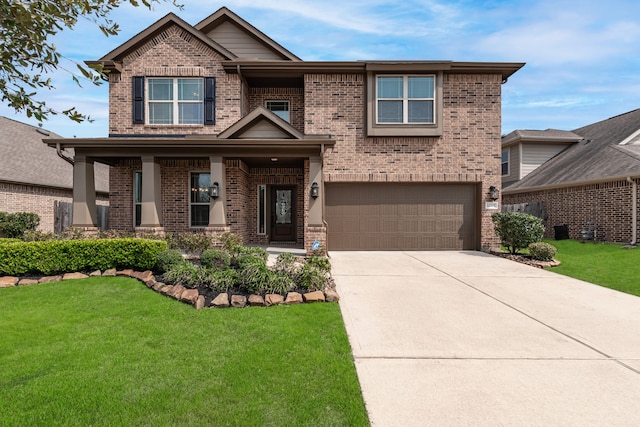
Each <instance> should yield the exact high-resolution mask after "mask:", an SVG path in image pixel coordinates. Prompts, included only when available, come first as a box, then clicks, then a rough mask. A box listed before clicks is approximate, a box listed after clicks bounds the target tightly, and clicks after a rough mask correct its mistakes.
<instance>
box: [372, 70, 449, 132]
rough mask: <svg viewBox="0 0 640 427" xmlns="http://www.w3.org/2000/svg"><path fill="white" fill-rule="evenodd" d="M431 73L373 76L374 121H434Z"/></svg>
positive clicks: (432, 78)
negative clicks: (374, 87)
mask: <svg viewBox="0 0 640 427" xmlns="http://www.w3.org/2000/svg"><path fill="white" fill-rule="evenodd" d="M435 80H436V79H435V76H433V75H379V76H376V112H377V114H376V123H379V124H432V123H435Z"/></svg>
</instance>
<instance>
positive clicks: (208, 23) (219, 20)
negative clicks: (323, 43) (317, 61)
mask: <svg viewBox="0 0 640 427" xmlns="http://www.w3.org/2000/svg"><path fill="white" fill-rule="evenodd" d="M224 23H232V24H233V25H234V26H236V27H238V28H240V29H241V30H242V31H243V32H244V33H245V34H246V35H248V36H250V37H252V38H253V39H255V40H256V41H258V42H259V43H260V44H262V45H263V46H264V47H265V48H267V49H269V50H270V51H272V52H274V53H275V54H276V55H277V56H279V57H280V58H281V59H285V60H290V61H300V58H298V57H297V56H296V55H294V54H293V53H291V52H290V51H289V50H287V49H285V48H284V47H282V46H281V45H280V44H278V43H276V42H275V41H274V40H273V39H271V38H270V37H269V36H267V35H266V34H264V33H263V32H262V31H260V30H258V29H257V28H256V27H254V26H253V25H251V24H249V23H248V22H247V21H245V20H244V19H242V18H241V17H239V16H238V15H236V14H235V13H233V12H232V11H230V10H229V9H227V8H226V7H221V8H220V9H218V10H217V11H216V12H214V13H213V14H211V15H210V16H208V17H207V18H205V19H203V20H202V21H200V22H199V23H197V24H196V25H195V26H194V28H195V29H196V30H198V31H201V32H202V33H204V34H210V33H211V32H212V31H214V30H215V29H216V28H217V27H220V26H221V25H222V24H224ZM230 50H232V49H230Z"/></svg>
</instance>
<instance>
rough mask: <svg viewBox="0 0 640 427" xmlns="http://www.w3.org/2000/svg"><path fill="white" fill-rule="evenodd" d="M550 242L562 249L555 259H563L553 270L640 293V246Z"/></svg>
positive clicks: (562, 241) (573, 241) (617, 288)
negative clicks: (627, 247) (630, 247)
mask: <svg viewBox="0 0 640 427" xmlns="http://www.w3.org/2000/svg"><path fill="white" fill-rule="evenodd" d="M547 242H548V243H551V244H552V245H554V246H555V247H556V248H558V253H557V254H556V256H555V258H556V259H557V260H559V261H561V262H562V264H561V265H560V266H558V267H553V268H552V269H551V270H550V271H553V272H555V273H560V274H564V275H565V276H570V277H575V278H576V279H580V280H584V281H586V282H590V283H595V284H597V285H601V286H605V287H607V288H611V289H616V290H619V291H622V292H626V293H628V294H632V295H637V296H640V280H638V277H640V249H622V246H623V245H619V244H606V243H595V244H594V243H580V242H579V241H576V240H548V241H547Z"/></svg>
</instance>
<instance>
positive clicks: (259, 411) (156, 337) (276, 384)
mask: <svg viewBox="0 0 640 427" xmlns="http://www.w3.org/2000/svg"><path fill="white" fill-rule="evenodd" d="M0 366H2V369H0V414H2V416H1V422H0V424H1V425H3V426H4V425H6V426H14V425H15V426H18V425H20V426H23V425H29V426H52V425H65V426H74V425H77V426H87V425H122V426H125V425H126V426H141V425H149V426H165V425H180V426H190V425H193V426H203V425H211V426H229V425H238V426H239V425H242V426H283V425H296V426H306V425H313V426H323V425H327V426H329V425H331V426H337V425H340V426H342V425H349V426H366V425H369V422H368V418H367V414H366V410H365V407H364V402H363V399H362V396H361V393H360V388H359V384H358V380H357V376H356V372H355V367H354V363H353V358H352V355H351V350H350V348H349V343H348V340H347V336H346V333H345V329H344V325H343V322H342V319H341V315H340V309H339V306H338V305H337V304H331V303H326V304H304V305H297V306H278V307H269V308H263V307H254V308H245V309H204V310H200V311H197V310H194V309H193V307H191V306H188V305H186V304H183V303H180V302H177V301H175V300H172V299H170V298H166V297H164V296H162V295H159V294H157V293H155V292H153V291H151V290H149V289H148V288H146V287H145V286H144V285H142V284H141V283H139V282H138V281H136V280H133V279H129V278H123V277H112V278H106V277H98V278H90V279H84V280H72V281H65V282H58V283H50V284H40V285H32V286H21V287H15V288H7V289H0Z"/></svg>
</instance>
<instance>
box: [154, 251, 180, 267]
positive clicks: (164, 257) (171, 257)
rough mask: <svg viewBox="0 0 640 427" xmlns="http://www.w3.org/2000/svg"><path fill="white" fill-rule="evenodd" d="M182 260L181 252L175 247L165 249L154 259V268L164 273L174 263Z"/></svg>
mask: <svg viewBox="0 0 640 427" xmlns="http://www.w3.org/2000/svg"><path fill="white" fill-rule="evenodd" d="M182 261H183V258H182V254H181V253H180V252H178V251H176V250H175V249H167V250H166V251H162V252H160V253H159V254H158V258H157V260H156V269H157V270H158V271H159V272H161V273H164V272H166V271H169V270H170V269H171V267H173V266H174V265H176V264H179V263H181V262H182Z"/></svg>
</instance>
